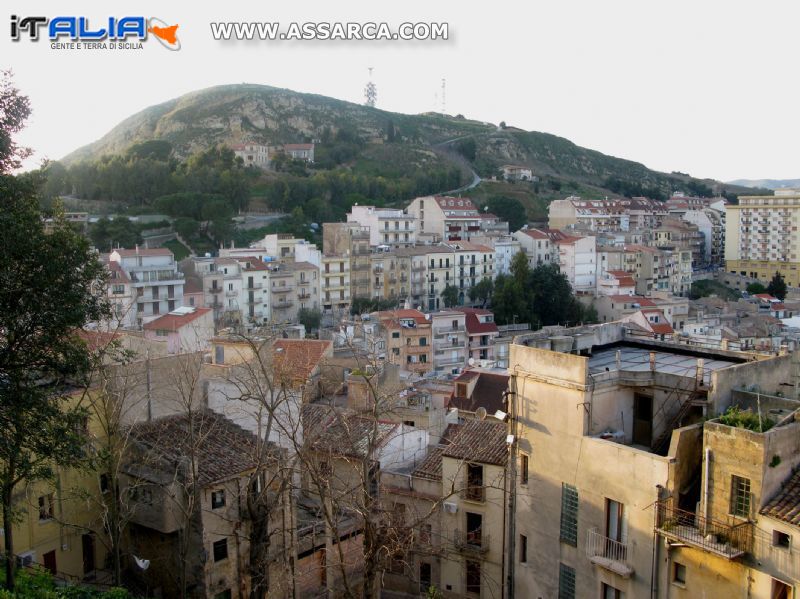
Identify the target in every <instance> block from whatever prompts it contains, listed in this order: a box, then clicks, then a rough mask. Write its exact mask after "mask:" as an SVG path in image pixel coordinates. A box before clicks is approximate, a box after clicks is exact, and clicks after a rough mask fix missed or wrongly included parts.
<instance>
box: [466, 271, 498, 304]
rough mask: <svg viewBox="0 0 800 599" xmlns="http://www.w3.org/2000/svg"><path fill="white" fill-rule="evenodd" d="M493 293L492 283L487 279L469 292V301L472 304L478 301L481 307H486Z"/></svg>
mask: <svg viewBox="0 0 800 599" xmlns="http://www.w3.org/2000/svg"><path fill="white" fill-rule="evenodd" d="M493 292H494V281H492V279H490V278H489V277H486V278H485V279H481V280H480V282H478V283H477V284H476V285H475V286H474V287H473V288H472V289H470V290H469V299H471V300H472V301H473V302H476V301H478V300H480V301H481V302H483V305H486V302H488V301H489V300H490V299H491V297H492V293H493Z"/></svg>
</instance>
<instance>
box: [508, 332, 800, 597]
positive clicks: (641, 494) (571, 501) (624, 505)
mask: <svg viewBox="0 0 800 599" xmlns="http://www.w3.org/2000/svg"><path fill="white" fill-rule="evenodd" d="M556 333H557V334H555V335H554V334H552V333H547V332H539V333H532V334H530V335H527V336H523V337H521V338H518V342H519V344H515V345H513V346H512V348H511V360H510V364H511V365H512V366H511V382H510V389H511V392H512V396H511V397H512V398H513V401H512V402H511V404H510V406H509V410H508V411H509V413H510V414H511V420H510V422H511V424H510V433H511V434H512V435H514V440H515V443H514V448H513V462H512V463H513V464H514V466H515V469H514V472H513V474H512V477H513V482H512V488H513V489H514V491H513V497H512V498H511V504H512V505H513V506H514V507H513V508H512V513H513V516H512V517H510V523H511V524H510V528H509V531H508V539H509V545H508V549H507V555H509V556H511V560H512V565H511V566H510V568H511V569H510V571H509V576H510V577H511V578H510V580H511V584H513V586H514V589H515V594H516V595H517V596H520V597H557V596H558V597H562V598H564V599H570V598H573V597H597V596H599V597H623V596H625V597H650V596H654V595H653V594H654V593H655V596H658V597H666V596H672V593H673V592H677V589H675V588H674V587H672V586H670V582H666V584H665V583H664V581H663V578H664V577H663V576H661V575H660V574H658V573H657V571H658V570H660V569H661V568H663V567H664V565H663V563H664V558H665V557H666V553H669V552H672V551H673V550H672V549H666V550H665V549H664V542H663V540H661V539H658V538H656V537H655V536H654V533H656V532H657V531H658V530H659V528H661V529H664V530H665V532H666V533H670V534H673V535H682V536H683V537H684V541H683V542H687V541H686V539H690V538H692V534H694V535H695V536H694V537H693V538H694V542H693V543H694V545H695V546H696V545H697V544H698V543H699V544H706V545H711V546H714V544H715V543H717V544H719V545H720V546H721V545H724V544H725V543H726V542H730V541H729V540H730V539H732V537H731V536H730V534H731V531H732V529H731V528H729V529H726V530H725V531H723V530H720V534H719V536H718V537H716V540H715V539H713V538H712V539H708V540H706V537H707V535H706V533H705V532H703V533H700V534H698V533H697V532H696V531H695V532H694V533H692V532H691V531H690V530H689V528H691V527H692V526H694V525H695V523H696V522H700V520H694V519H686V520H684V521H675V520H672V522H671V524H669V525H665V526H661V525H659V524H658V522H659V520H658V519H657V518H656V515H657V509H655V508H656V506H658V504H659V502H661V501H664V500H665V499H666V498H672V499H673V500H674V501H675V502H676V503H679V504H680V505H683V506H686V508H687V509H689V511H691V512H694V511H695V506H696V505H697V503H698V501H699V500H700V497H701V494H702V493H703V489H704V488H705V489H709V487H708V486H706V485H705V484H704V483H703V481H704V480H705V479H704V475H703V470H702V468H701V463H702V459H703V457H702V456H703V450H702V447H703V440H704V435H707V434H708V433H707V432H705V431H706V429H705V427H707V426H708V424H705V425H704V424H703V421H704V419H706V418H713V417H715V416H717V415H719V414H722V413H724V412H725V411H726V410H727V409H728V408H729V407H730V406H731V405H732V404H733V403H734V402H735V390H736V389H740V388H743V387H745V386H747V385H758V386H759V387H760V388H762V389H765V390H766V389H770V390H771V389H775V388H776V387H780V385H781V384H782V383H783V382H785V381H789V380H790V379H791V372H792V365H791V362H790V357H789V356H782V357H772V358H769V359H765V360H762V361H751V357H750V356H747V355H745V354H739V353H737V352H727V351H708V350H703V351H701V352H692V351H691V350H690V349H687V348H686V347H685V346H681V347H678V346H676V345H673V344H670V343H661V342H655V341H646V340H645V339H644V337H643V336H635V335H634V334H633V332H632V331H631V333H628V332H627V331H626V330H625V329H624V327H623V326H622V325H620V324H618V323H613V324H606V325H599V326H593V327H583V328H580V329H574V330H569V329H567V330H563V331H557V332H556ZM576 406H577V407H578V408H577V409H576ZM708 430H710V429H708ZM727 436H728V437H730V435H727ZM795 443H796V441H795ZM787 455H789V454H787ZM768 459H769V458H768ZM746 463H749V461H748V460H742V463H741V464H739V465H738V466H736V467H735V468H734V469H733V470H732V471H730V472H728V473H727V474H726V475H725V476H727V477H728V478H727V479H726V480H734V479H731V478H730V476H731V474H734V475H736V476H745V475H746V473H745V472H744V471H743V470H742V469H743V468H748V467H749V466H746V465H745V464H746ZM720 467H721V468H727V466H726V465H724V464H720ZM790 468H791V465H788V466H787V470H785V471H784V472H788V470H789V469H790ZM776 478H778V477H776ZM714 488H715V491H714V493H719V492H720V491H723V493H724V487H722V486H721V485H718V486H715V487H714ZM748 492H749V491H748ZM725 495H726V497H725V501H727V499H728V497H727V493H725ZM700 505H701V507H702V505H703V504H702V503H701V504H700ZM728 505H729V504H727V503H726V505H725V508H724V509H725V510H727V509H729V507H728ZM701 513H702V512H697V513H696V517H697V518H699V517H700V514H701ZM729 522H730V523H731V524H733V523H734V522H732V521H730V520H729ZM654 523H656V524H655V525H654ZM684 531H685V532H684ZM726 532H727V534H728V535H729V536H727V537H725V536H724V533H726ZM723 539H725V540H723ZM676 546H680V544H679V543H676ZM531 547H533V548H536V550H535V551H534V552H531V551H527V552H525V551H523V548H531ZM680 551H684V549H680ZM687 561H688V560H687ZM700 563H703V564H704V565H703V568H705V570H704V572H703V575H705V576H708V577H709V578H708V579H707V584H705V585H704V584H699V585H694V586H692V591H693V592H692V593H689V594H687V595H686V596H696V594H697V593H698V592H700V590H701V589H702V592H704V593H706V594H708V593H714V594H713V595H712V596H717V595H716V590H715V589H716V585H717V584H719V583H721V581H722V580H723V579H724V577H725V574H724V572H725V571H724V570H717V569H715V568H711V567H709V564H710V562H709V556H708V555H703V556H702V559H701V558H698V562H697V565H698V567H699V564H700ZM654 564H656V565H657V567H656V569H655V570H654ZM682 565H686V566H687V568H688V567H689V564H688V563H687V564H684V563H682ZM673 571H674V570H673ZM683 572H685V571H684V570H681V569H678V572H677V577H676V578H674V580H673V581H674V582H675V583H677V584H686V581H688V580H689V577H688V574H687V575H686V578H685V580H684V576H683V574H682V573H683ZM715 577H716V578H715ZM712 580H716V581H719V582H712ZM737 582H738V584H739V588H738V590H737V593H736V594H735V595H734V596H741V597H745V596H750V595H747V588H748V587H747V584H745V583H743V582H741V581H737ZM726 584H727V582H726ZM719 596H725V594H724V592H722V593H720V595H719ZM764 596H768V595H764Z"/></svg>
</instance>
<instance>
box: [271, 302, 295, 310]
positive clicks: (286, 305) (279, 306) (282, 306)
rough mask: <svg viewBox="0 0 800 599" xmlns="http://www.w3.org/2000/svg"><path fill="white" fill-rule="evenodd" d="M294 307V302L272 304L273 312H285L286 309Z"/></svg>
mask: <svg viewBox="0 0 800 599" xmlns="http://www.w3.org/2000/svg"><path fill="white" fill-rule="evenodd" d="M292 305H294V302H292V301H288V302H276V303H274V304H272V309H273V310H284V309H286V308H291V307H292Z"/></svg>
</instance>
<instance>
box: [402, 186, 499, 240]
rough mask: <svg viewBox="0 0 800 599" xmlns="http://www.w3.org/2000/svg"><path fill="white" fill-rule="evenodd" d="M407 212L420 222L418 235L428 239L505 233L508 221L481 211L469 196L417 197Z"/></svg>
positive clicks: (452, 238)
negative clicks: (483, 213)
mask: <svg viewBox="0 0 800 599" xmlns="http://www.w3.org/2000/svg"><path fill="white" fill-rule="evenodd" d="M407 212H408V213H409V214H411V215H413V216H414V218H415V219H416V220H417V222H418V223H419V228H418V229H417V238H418V239H419V238H420V237H424V238H425V239H426V240H427V241H445V242H450V241H469V240H470V239H471V238H472V237H474V236H483V235H486V234H494V235H502V234H506V235H507V234H508V223H506V222H502V221H499V219H498V218H497V217H496V216H494V215H482V214H481V213H480V212H479V211H478V208H477V207H476V206H475V204H473V203H472V200H470V199H469V198H453V197H449V196H425V197H421V198H416V199H414V200H413V201H412V202H411V203H410V204H409V205H408V208H407Z"/></svg>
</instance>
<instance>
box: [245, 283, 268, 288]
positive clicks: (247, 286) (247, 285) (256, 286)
mask: <svg viewBox="0 0 800 599" xmlns="http://www.w3.org/2000/svg"><path fill="white" fill-rule="evenodd" d="M263 286H264V284H263V283H247V284H246V285H245V286H244V288H245V289H261V288H262V287H263Z"/></svg>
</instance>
